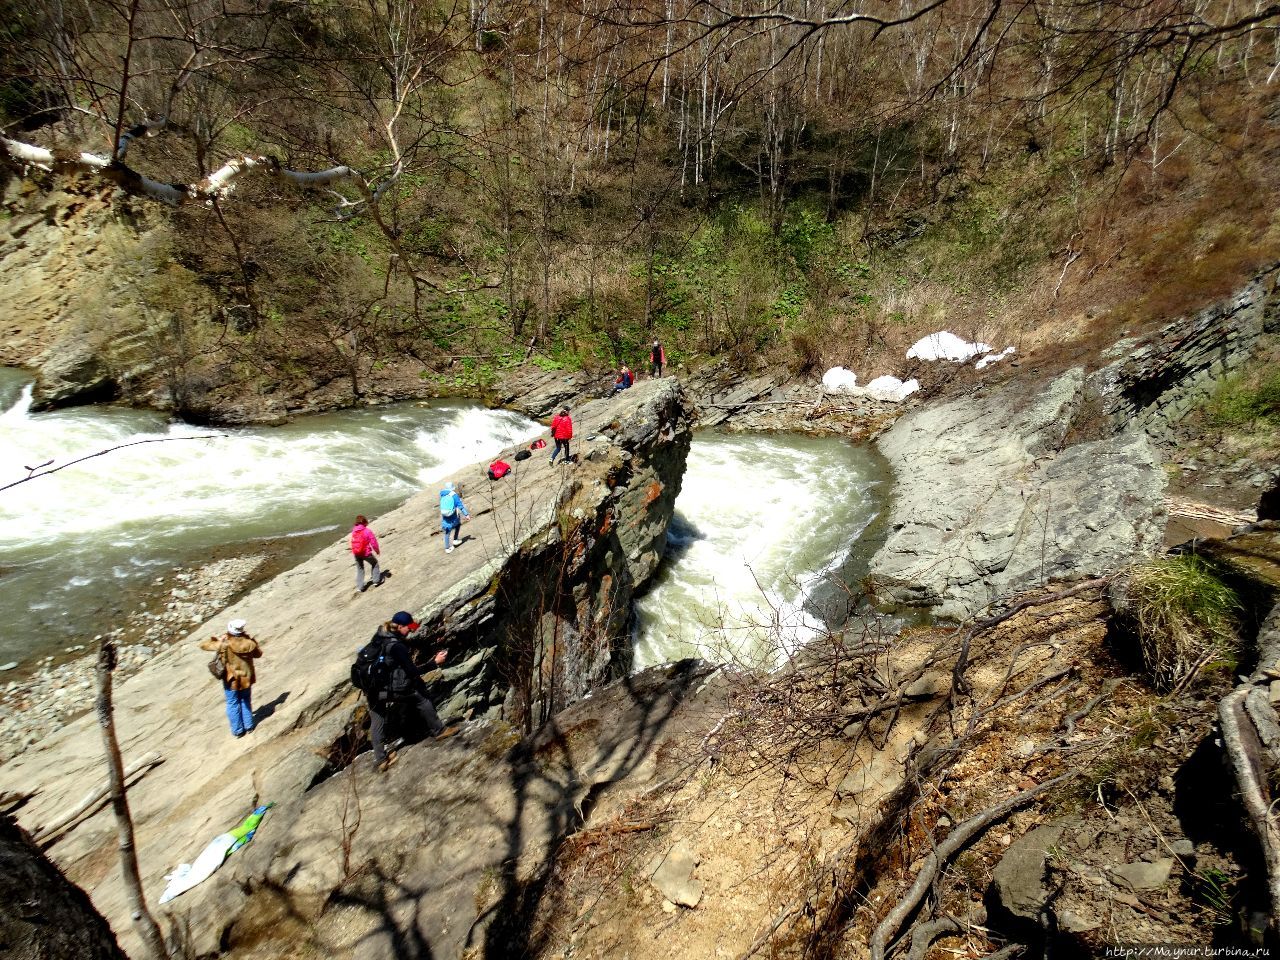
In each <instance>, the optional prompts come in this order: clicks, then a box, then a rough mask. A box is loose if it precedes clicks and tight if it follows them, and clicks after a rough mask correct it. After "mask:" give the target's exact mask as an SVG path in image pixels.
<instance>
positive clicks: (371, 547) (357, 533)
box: [351, 514, 383, 593]
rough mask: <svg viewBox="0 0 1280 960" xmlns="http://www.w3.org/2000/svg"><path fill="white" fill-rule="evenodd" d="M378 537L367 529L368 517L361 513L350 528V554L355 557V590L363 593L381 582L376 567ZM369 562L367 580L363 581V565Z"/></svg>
mask: <svg viewBox="0 0 1280 960" xmlns="http://www.w3.org/2000/svg"><path fill="white" fill-rule="evenodd" d="M379 551H380V548H379V547H378V538H377V537H376V536H374V534H373V531H372V530H370V529H369V521H368V519H367V518H366V517H365V516H364V515H363V514H361V515H360V516H358V517H356V523H355V526H353V527H352V528H351V555H352V556H353V557H355V558H356V590H358V591H359V592H360V593H364V592H365V591H366V590H367V589H369V587H371V586H373V587H376V586H379V585H380V584H381V583H382V580H383V577H382V571H381V570H380V569H379V568H378V553H379ZM366 563H367V564H369V582H368V583H367V584H366V583H365V582H364V565H365V564H366Z"/></svg>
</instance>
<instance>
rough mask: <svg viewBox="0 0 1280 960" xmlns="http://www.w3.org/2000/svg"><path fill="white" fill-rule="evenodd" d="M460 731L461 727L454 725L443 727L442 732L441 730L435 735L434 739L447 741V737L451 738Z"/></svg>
mask: <svg viewBox="0 0 1280 960" xmlns="http://www.w3.org/2000/svg"><path fill="white" fill-rule="evenodd" d="M461 729H462V727H460V726H459V725H458V724H454V725H453V726H452V727H445V728H444V729H443V730H441V731H440V732H439V733H437V734H436V739H437V740H447V739H448V738H449V737H452V736H453V735H454V734H455V733H457V732H458V731H459V730H461Z"/></svg>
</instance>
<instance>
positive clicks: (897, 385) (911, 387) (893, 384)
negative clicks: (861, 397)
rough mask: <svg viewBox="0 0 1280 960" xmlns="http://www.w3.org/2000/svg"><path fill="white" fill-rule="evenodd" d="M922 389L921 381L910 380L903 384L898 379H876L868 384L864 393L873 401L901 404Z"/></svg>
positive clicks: (886, 377)
mask: <svg viewBox="0 0 1280 960" xmlns="http://www.w3.org/2000/svg"><path fill="white" fill-rule="evenodd" d="M919 389H920V381H918V380H908V381H907V382H906V383H903V382H902V381H901V380H899V379H898V378H897V377H891V376H888V375H886V376H883V377H876V378H875V379H874V380H872V381H871V382H870V383H868V384H867V385H866V386H865V387H864V388H863V391H864V392H865V393H866V395H867V396H869V397H871V398H872V399H873V400H886V401H888V402H890V403H901V402H902V401H903V400H905V399H907V397H909V396H911V394H913V393H915V392H916V391H917V390H919Z"/></svg>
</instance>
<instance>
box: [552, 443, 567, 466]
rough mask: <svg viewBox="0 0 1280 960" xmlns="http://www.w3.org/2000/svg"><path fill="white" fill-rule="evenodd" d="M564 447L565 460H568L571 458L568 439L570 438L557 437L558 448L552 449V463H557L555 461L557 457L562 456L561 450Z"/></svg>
mask: <svg viewBox="0 0 1280 960" xmlns="http://www.w3.org/2000/svg"><path fill="white" fill-rule="evenodd" d="M562 448H563V450H564V458H565V460H568V459H569V441H568V440H560V439H558V438H557V439H556V448H555V449H554V450H552V451H551V462H552V463H555V462H556V457H558V456H560V450H561V449H562Z"/></svg>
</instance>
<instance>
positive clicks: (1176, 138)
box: [0, 0, 1280, 419]
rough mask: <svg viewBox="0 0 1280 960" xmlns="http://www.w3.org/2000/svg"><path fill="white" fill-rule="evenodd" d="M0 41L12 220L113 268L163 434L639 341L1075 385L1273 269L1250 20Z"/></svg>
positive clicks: (165, 9) (224, 30) (1267, 159)
mask: <svg viewBox="0 0 1280 960" xmlns="http://www.w3.org/2000/svg"><path fill="white" fill-rule="evenodd" d="M3 10H4V17H3V23H4V30H3V33H2V34H0V53H2V56H0V63H3V67H0V70H2V71H3V76H2V77H0V120H3V122H4V137H5V139H4V141H3V143H4V146H5V148H6V150H7V160H8V163H7V165H6V167H5V169H6V170H7V171H8V173H9V175H10V176H11V177H12V178H13V179H12V180H11V182H10V189H9V194H8V202H7V204H6V215H7V216H8V217H10V218H11V219H14V218H21V217H23V216H24V215H31V214H32V209H33V206H32V205H33V203H34V202H35V201H33V199H32V198H33V196H34V197H44V196H46V195H47V194H46V193H45V191H46V190H47V189H49V188H51V187H55V186H60V187H63V188H65V189H68V190H70V191H71V192H72V195H73V197H74V198H76V199H73V200H72V201H71V202H69V203H68V205H67V206H68V207H70V212H68V211H67V209H66V208H63V209H62V212H61V213H57V214H54V213H50V212H49V211H47V210H45V211H43V212H40V211H39V210H37V213H38V215H39V216H43V217H44V218H45V219H46V220H54V219H58V218H61V217H72V216H77V215H81V216H82V215H84V214H85V211H86V210H88V211H94V212H95V215H97V216H100V217H105V218H107V219H108V220H109V221H110V222H111V223H112V224H113V225H114V226H116V227H117V228H118V227H120V225H121V224H123V225H124V227H125V228H126V229H127V230H128V231H138V233H139V234H140V236H141V237H142V238H144V239H143V240H141V241H140V242H138V243H130V244H128V245H127V249H124V250H123V251H122V252H118V253H117V254H116V255H115V256H114V257H113V258H111V259H110V260H109V262H108V265H107V266H106V267H102V268H101V269H103V270H104V272H105V273H106V274H107V275H114V276H113V283H114V285H112V284H111V283H109V284H107V288H106V289H107V290H108V291H110V292H108V293H107V294H106V297H105V299H107V300H111V299H112V298H113V297H118V296H130V297H134V298H136V299H137V300H138V301H139V302H140V303H141V305H142V306H141V307H140V308H139V309H137V310H131V311H129V313H130V314H131V315H132V314H145V315H146V320H145V325H146V326H147V336H146V338H145V347H144V348H143V350H142V352H143V353H144V354H145V355H146V356H144V357H142V358H141V359H142V361H144V362H143V363H142V366H143V367H144V368H145V370H146V371H148V372H149V373H150V374H151V376H152V378H153V379H152V382H151V383H150V386H152V387H153V388H154V386H155V381H157V380H158V381H159V382H161V384H162V390H161V391H160V393H162V394H164V398H163V399H164V400H165V401H166V402H167V403H171V404H172V405H173V406H174V407H176V408H177V409H178V410H179V412H183V413H186V414H187V415H189V416H194V417H200V416H208V417H211V418H215V419H216V418H217V416H218V410H219V408H220V406H223V405H225V404H226V403H228V402H233V400H234V398H235V397H237V396H243V395H245V394H246V393H257V392H261V391H263V390H266V389H273V390H274V389H277V388H278V385H279V384H280V383H285V384H291V385H292V386H293V387H294V388H295V389H297V390H299V391H302V392H305V391H306V390H308V389H315V388H319V387H323V386H326V385H331V386H332V388H333V389H334V390H336V391H337V392H338V395H339V400H338V401H337V402H359V401H360V399H361V398H362V396H364V395H365V394H366V392H368V391H369V390H370V389H371V387H372V388H373V389H375V391H376V386H377V383H378V381H379V378H380V377H383V376H385V375H386V372H387V371H388V370H401V371H403V369H408V370H410V371H411V376H413V377H418V376H420V377H422V378H423V381H424V390H427V389H429V390H433V391H440V390H453V391H458V390H461V391H467V392H474V391H476V390H481V389H483V388H484V387H485V386H486V385H487V384H488V383H490V382H492V381H493V380H494V379H495V378H496V377H497V376H498V375H499V374H500V373H501V371H502V369H503V368H504V367H506V366H509V365H512V364H514V363H517V362H519V361H521V360H525V359H532V360H534V361H535V362H537V363H539V364H540V365H542V366H544V367H547V368H551V369H556V368H561V367H564V368H576V367H586V368H587V369H591V370H597V369H602V368H604V367H606V366H612V365H616V364H619V363H623V362H626V363H630V364H632V365H637V364H642V363H643V362H644V360H645V355H646V350H647V345H648V342H649V341H650V340H651V339H654V338H658V339H661V340H662V341H663V343H664V345H665V346H666V349H667V351H668V353H669V355H670V361H671V362H672V363H673V364H675V365H676V366H677V367H685V366H696V365H698V364H700V363H702V362H704V361H705V360H707V359H709V358H727V359H728V360H729V361H731V362H732V363H733V364H735V365H737V366H738V367H740V368H750V367H752V366H753V365H754V364H756V363H758V362H759V361H761V360H764V361H765V362H767V363H769V364H771V365H774V366H783V365H785V366H786V367H787V368H788V369H790V370H791V371H793V372H797V373H799V372H805V371H810V370H818V371H820V370H821V369H825V367H826V366H829V365H832V364H836V363H840V364H844V365H846V366H848V367H850V368H851V369H853V370H855V371H856V372H857V373H858V374H859V376H860V377H864V378H866V379H869V378H871V377H874V376H877V375H879V374H883V373H894V372H896V371H895V367H899V366H900V365H901V363H902V357H903V353H904V351H905V349H906V347H907V346H909V345H910V344H911V343H912V342H914V341H915V340H916V339H917V338H918V337H919V336H922V335H924V334H926V333H930V332H933V331H936V330H940V329H944V328H945V329H950V330H952V331H953V332H955V333H957V334H959V335H961V336H964V337H967V338H970V339H975V340H984V341H986V342H989V343H992V344H995V345H997V346H998V347H1003V346H1004V345H1006V344H1010V345H1014V346H1016V347H1017V348H1018V349H1019V350H1020V351H1021V352H1022V353H1024V354H1025V353H1028V352H1033V351H1040V352H1041V361H1040V362H1042V363H1047V364H1052V365H1057V366H1061V365H1062V364H1065V363H1067V362H1077V361H1079V360H1081V359H1083V360H1084V361H1085V362H1086V363H1088V361H1089V357H1090V356H1091V355H1092V353H1093V351H1094V350H1095V348H1096V346H1097V345H1099V344H1104V343H1109V342H1112V341H1113V340H1114V339H1116V338H1117V337H1118V336H1119V335H1120V333H1121V332H1129V333H1136V332H1140V331H1143V330H1147V329H1151V328H1152V327H1154V326H1155V325H1158V324H1161V323H1164V322H1166V321H1168V320H1170V319H1172V318H1175V317H1177V316H1179V315H1183V314H1184V313H1186V312H1188V311H1191V310H1193V309H1195V308H1198V307H1201V306H1204V305H1205V304H1207V303H1210V302H1212V301H1214V300H1215V299H1218V298H1221V297H1222V296H1223V295H1225V294H1227V293H1229V292H1230V291H1233V290H1235V289H1237V288H1238V287H1239V286H1240V285H1241V284H1242V283H1243V282H1244V281H1245V280H1247V279H1248V278H1249V277H1251V276H1252V275H1254V274H1255V273H1256V272H1257V271H1258V270H1259V269H1260V268H1261V267H1262V266H1263V265H1265V264H1266V263H1268V262H1269V261H1271V260H1273V259H1275V258H1276V256H1277V253H1278V252H1280V234H1278V232H1277V227H1276V223H1275V217H1274V211H1275V210H1276V208H1277V203H1276V199H1277V198H1276V193H1277V186H1276V184H1275V180H1274V177H1273V176H1271V175H1270V172H1271V170H1272V168H1273V166H1274V159H1275V156H1276V152H1277V149H1278V148H1280V131H1278V129H1277V126H1278V123H1280V116H1277V109H1276V100H1275V97H1274V90H1275V85H1276V83H1277V77H1276V69H1277V63H1278V62H1280V59H1278V51H1280V33H1278V32H1277V23H1278V21H1280V11H1277V9H1276V8H1275V7H1266V8H1263V7H1262V6H1261V5H1253V6H1250V5H1242V4H1239V3H1236V2H1234V0H1226V2H1218V0H1214V2H1208V3H1192V2H1190V0H1172V2H1162V3H1157V4H1147V3H1133V4H1127V3H1116V4H1096V3H1085V2H1075V0H1066V2H1062V0H1031V2H1026V3H1021V4H1017V5H1007V4H1003V3H1000V2H999V0H932V2H925V0H906V2H881V0H874V2H869V3H867V4H866V5H864V7H861V8H858V9H854V8H851V7H849V6H848V5H845V4H838V3H823V2H809V0H805V2H793V0H784V2H765V3H763V4H761V5H758V6H752V5H746V4H740V3H736V2H735V3H730V4H721V3H711V2H704V0H663V2H662V3H657V2H649V3H635V4H630V5H626V6H623V7H615V6H613V5H611V4H607V3H600V2H596V0H585V2H583V3H579V4H558V3H554V2H552V0H543V2H540V3H536V2H525V0H470V3H469V5H467V4H461V5H460V4H458V3H456V2H431V3H426V2H416V0H369V2H325V0H316V2H310V0H295V2H279V0H234V2H214V0H70V2H68V3H64V4H59V5H48V4H44V3H36V2H34V0H6V2H4V3H3ZM33 191H34V193H33ZM15 222H16V220H15ZM95 222H97V221H95ZM122 289H125V290H126V291H127V292H125V293H123V294H122V293H121V290H122ZM130 322H134V323H142V322H144V321H139V320H133V321H130ZM10 352H11V353H12V352H13V351H10ZM133 359H134V360H135V361H138V359H139V358H138V357H136V356H135V357H134V358H133ZM6 362H11V363H12V362H22V358H21V357H17V356H7V357H6ZM405 365H407V367H406V366H405ZM146 379H147V378H146V377H142V378H141V380H142V381H146ZM268 385H270V386H268ZM119 392H121V393H123V394H125V395H129V394H130V393H133V394H134V395H135V399H136V398H137V397H138V395H140V394H141V392H142V391H141V385H139V386H138V387H136V388H135V387H131V386H130V384H129V383H126V384H125V386H124V388H123V389H120V391H119ZM156 395H157V394H156V393H155V391H154V390H153V392H152V394H151V395H150V399H149V400H148V401H147V402H155V397H156ZM344 397H345V398H346V399H345V401H344V400H342V399H341V398H344ZM162 405H164V404H163V403H162Z"/></svg>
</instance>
